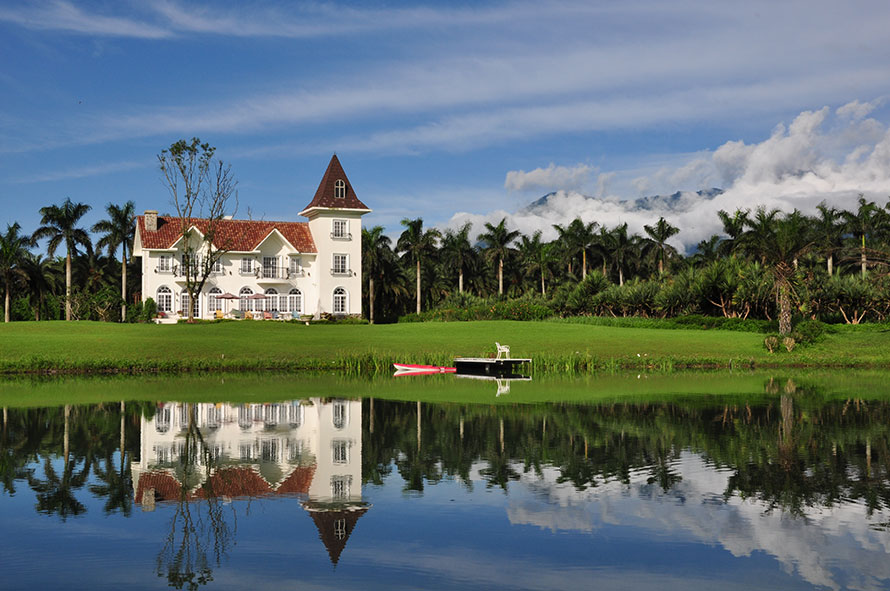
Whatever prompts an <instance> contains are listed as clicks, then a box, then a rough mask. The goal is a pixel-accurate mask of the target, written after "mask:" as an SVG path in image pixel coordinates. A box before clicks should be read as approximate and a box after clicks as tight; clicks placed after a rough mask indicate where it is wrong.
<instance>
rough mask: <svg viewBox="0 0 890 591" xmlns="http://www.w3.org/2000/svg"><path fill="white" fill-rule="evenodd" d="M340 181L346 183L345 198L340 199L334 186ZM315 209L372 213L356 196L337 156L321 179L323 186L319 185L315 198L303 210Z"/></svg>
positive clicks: (333, 157)
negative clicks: (341, 209) (353, 210)
mask: <svg viewBox="0 0 890 591" xmlns="http://www.w3.org/2000/svg"><path fill="white" fill-rule="evenodd" d="M338 180H342V181H343V182H344V183H346V196H345V197H339V198H338V197H336V196H335V194H334V184H335V183H336V182H337V181H338ZM313 207H332V208H343V209H364V210H367V211H371V210H370V209H369V208H368V206H367V205H365V204H364V203H362V202H361V201H359V199H358V197H356V196H355V191H353V189H352V183H350V182H349V179H348V178H346V173H345V172H343V167H342V166H341V165H340V160H339V159H338V158H337V155H336V154H334V155H333V156H331V162H330V163H329V164H328V169H327V170H326V171H325V173H324V176H323V177H322V179H321V184H319V185H318V190H317V191H316V192H315V197H314V198H313V199H312V202H311V203H309V205H307V206H306V207H304V208H303V211H306V210H307V209H310V208H313Z"/></svg>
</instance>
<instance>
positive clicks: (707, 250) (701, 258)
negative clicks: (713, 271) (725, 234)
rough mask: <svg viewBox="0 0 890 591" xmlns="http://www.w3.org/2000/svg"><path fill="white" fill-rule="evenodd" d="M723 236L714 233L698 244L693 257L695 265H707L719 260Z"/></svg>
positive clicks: (692, 260)
mask: <svg viewBox="0 0 890 591" xmlns="http://www.w3.org/2000/svg"><path fill="white" fill-rule="evenodd" d="M721 240H722V239H721V238H720V236H718V235H717V234H712V235H711V237H710V238H708V239H707V240H702V241H701V242H699V243H698V246H696V251H695V254H694V255H692V257H691V262H692V264H693V265H694V266H696V265H700V266H703V265H706V264H708V263H712V262H714V261H715V260H717V257H718V256H720V255H719V250H720V244H721Z"/></svg>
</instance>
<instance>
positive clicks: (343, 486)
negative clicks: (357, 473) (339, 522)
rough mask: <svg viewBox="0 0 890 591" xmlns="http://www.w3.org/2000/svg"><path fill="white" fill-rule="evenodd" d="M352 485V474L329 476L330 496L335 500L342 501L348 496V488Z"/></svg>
mask: <svg viewBox="0 0 890 591" xmlns="http://www.w3.org/2000/svg"><path fill="white" fill-rule="evenodd" d="M351 485H352V476H348V475H346V476H339V475H338V476H331V496H332V497H334V500H335V501H344V500H346V499H348V498H349V489H350V488H351Z"/></svg>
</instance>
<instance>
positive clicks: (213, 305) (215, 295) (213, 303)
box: [207, 287, 222, 312]
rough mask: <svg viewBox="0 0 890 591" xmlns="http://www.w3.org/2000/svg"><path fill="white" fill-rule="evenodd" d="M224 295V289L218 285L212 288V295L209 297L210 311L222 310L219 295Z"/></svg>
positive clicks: (208, 305)
mask: <svg viewBox="0 0 890 591" xmlns="http://www.w3.org/2000/svg"><path fill="white" fill-rule="evenodd" d="M221 295H222V290H221V289H220V288H218V287H212V288H211V289H210V295H209V296H208V298H207V310H208V311H209V312H216V311H217V310H222V300H221V299H219V296H221Z"/></svg>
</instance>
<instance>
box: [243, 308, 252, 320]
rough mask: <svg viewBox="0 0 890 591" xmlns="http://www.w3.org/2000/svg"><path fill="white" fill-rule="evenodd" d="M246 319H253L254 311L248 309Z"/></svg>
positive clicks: (245, 314)
mask: <svg viewBox="0 0 890 591" xmlns="http://www.w3.org/2000/svg"><path fill="white" fill-rule="evenodd" d="M244 319H245V320H253V312H251V311H250V310H248V311H247V312H245V313H244Z"/></svg>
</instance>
